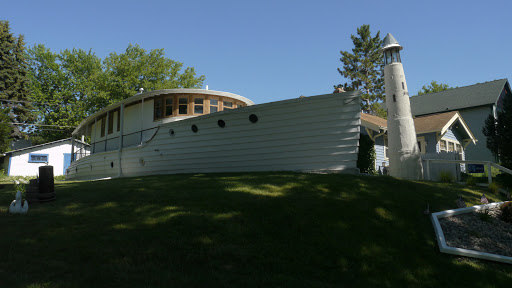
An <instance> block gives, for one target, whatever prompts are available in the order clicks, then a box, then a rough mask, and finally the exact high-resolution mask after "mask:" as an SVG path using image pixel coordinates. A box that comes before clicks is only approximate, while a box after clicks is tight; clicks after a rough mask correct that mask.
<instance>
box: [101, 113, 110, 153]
mask: <svg viewBox="0 0 512 288" xmlns="http://www.w3.org/2000/svg"><path fill="white" fill-rule="evenodd" d="M109 116H110V111H108V112H107V117H106V119H105V121H106V122H105V130H106V131H105V150H104V151H103V152H107V142H108V128H109V126H110V125H109V123H110V122H109V119H108V118H109Z"/></svg>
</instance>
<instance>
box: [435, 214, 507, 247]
mask: <svg viewBox="0 0 512 288" xmlns="http://www.w3.org/2000/svg"><path fill="white" fill-rule="evenodd" d="M488 211H489V216H488V217H484V216H482V215H479V213H482V212H471V213H465V214H461V215H457V216H452V217H445V218H441V219H439V223H440V224H441V228H442V229H443V233H444V237H445V239H446V244H447V245H448V246H451V247H457V248H464V249H469V250H476V251H480V252H487V253H492V254H498V255H503V256H509V257H512V224H510V223H506V222H504V221H502V220H500V219H499V216H500V214H501V211H500V209H499V208H498V207H495V208H490V209H489V210H488ZM482 218H487V219H485V220H484V219H482Z"/></svg>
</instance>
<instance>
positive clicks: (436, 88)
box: [418, 80, 451, 95]
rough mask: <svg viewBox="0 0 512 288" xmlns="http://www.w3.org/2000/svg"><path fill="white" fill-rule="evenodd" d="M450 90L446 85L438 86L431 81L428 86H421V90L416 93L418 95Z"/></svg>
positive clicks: (440, 84)
mask: <svg viewBox="0 0 512 288" xmlns="http://www.w3.org/2000/svg"><path fill="white" fill-rule="evenodd" d="M450 88H451V87H450V86H448V84H443V83H439V84H438V83H437V82H436V81H434V80H432V82H430V85H428V86H425V85H423V87H421V90H420V91H418V95H423V94H429V93H435V92H441V91H444V90H448V89H450Z"/></svg>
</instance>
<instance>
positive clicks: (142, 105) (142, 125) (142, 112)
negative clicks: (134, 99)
mask: <svg viewBox="0 0 512 288" xmlns="http://www.w3.org/2000/svg"><path fill="white" fill-rule="evenodd" d="M140 107H141V111H140V145H142V133H143V131H144V98H142V103H141V105H140Z"/></svg>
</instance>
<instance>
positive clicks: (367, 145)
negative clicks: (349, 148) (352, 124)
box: [357, 133, 377, 175]
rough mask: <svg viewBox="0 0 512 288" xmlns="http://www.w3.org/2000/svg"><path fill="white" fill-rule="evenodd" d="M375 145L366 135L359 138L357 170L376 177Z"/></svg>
mask: <svg viewBox="0 0 512 288" xmlns="http://www.w3.org/2000/svg"><path fill="white" fill-rule="evenodd" d="M376 157H377V156H376V154H375V143H374V142H373V140H372V139H371V138H370V136H368V135H366V134H362V133H361V135H360V138H359V153H358V154H357V168H359V171H361V173H368V174H372V175H375V174H377V173H376V171H375V159H376Z"/></svg>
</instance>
